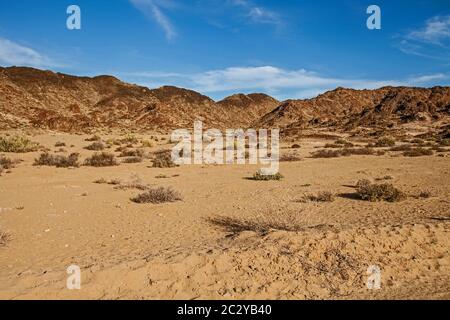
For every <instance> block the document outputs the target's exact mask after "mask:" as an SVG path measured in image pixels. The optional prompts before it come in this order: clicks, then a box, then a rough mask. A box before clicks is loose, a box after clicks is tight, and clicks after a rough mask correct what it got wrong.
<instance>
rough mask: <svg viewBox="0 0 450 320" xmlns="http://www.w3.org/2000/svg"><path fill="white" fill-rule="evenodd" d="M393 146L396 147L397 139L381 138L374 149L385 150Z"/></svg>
mask: <svg viewBox="0 0 450 320" xmlns="http://www.w3.org/2000/svg"><path fill="white" fill-rule="evenodd" d="M393 146H395V139H394V138H391V137H381V138H379V139H378V140H377V141H376V142H375V144H374V145H373V147H375V148H385V147H393Z"/></svg>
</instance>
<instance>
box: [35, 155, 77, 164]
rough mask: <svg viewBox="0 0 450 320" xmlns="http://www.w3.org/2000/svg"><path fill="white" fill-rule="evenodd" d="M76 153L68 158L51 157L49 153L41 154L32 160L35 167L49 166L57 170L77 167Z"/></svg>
mask: <svg viewBox="0 0 450 320" xmlns="http://www.w3.org/2000/svg"><path fill="white" fill-rule="evenodd" d="M78 157H79V154H78V153H72V154H70V155H69V156H67V157H66V156H60V155H57V156H55V155H52V154H49V153H42V154H41V155H40V156H39V158H37V159H35V160H34V164H33V165H35V166H50V167H57V168H69V167H75V168H76V167H79V166H80V164H79V163H78Z"/></svg>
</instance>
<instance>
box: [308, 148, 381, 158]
mask: <svg viewBox="0 0 450 320" xmlns="http://www.w3.org/2000/svg"><path fill="white" fill-rule="evenodd" d="M373 154H377V153H375V151H374V150H373V149H371V148H344V149H339V150H327V149H323V150H319V151H316V152H313V153H312V157H313V158H339V157H349V156H352V155H359V156H362V155H373ZM377 155H378V154H377Z"/></svg>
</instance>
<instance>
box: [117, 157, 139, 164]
mask: <svg viewBox="0 0 450 320" xmlns="http://www.w3.org/2000/svg"><path fill="white" fill-rule="evenodd" d="M142 161H144V158H141V157H128V158H125V159H123V160H122V162H123V163H141V162H142Z"/></svg>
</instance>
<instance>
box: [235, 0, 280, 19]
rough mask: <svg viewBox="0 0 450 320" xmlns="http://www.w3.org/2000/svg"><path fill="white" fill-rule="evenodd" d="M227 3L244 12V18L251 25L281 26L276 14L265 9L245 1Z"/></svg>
mask: <svg viewBox="0 0 450 320" xmlns="http://www.w3.org/2000/svg"><path fill="white" fill-rule="evenodd" d="M229 3H230V4H231V5H233V6H236V7H241V8H244V9H245V10H246V17H248V18H250V20H251V21H252V22H253V23H261V24H273V25H281V24H282V19H281V17H280V15H279V14H278V13H276V12H275V11H272V10H269V9H267V8H264V7H261V6H257V5H254V4H253V3H252V2H250V1H247V0H230V1H229Z"/></svg>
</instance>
